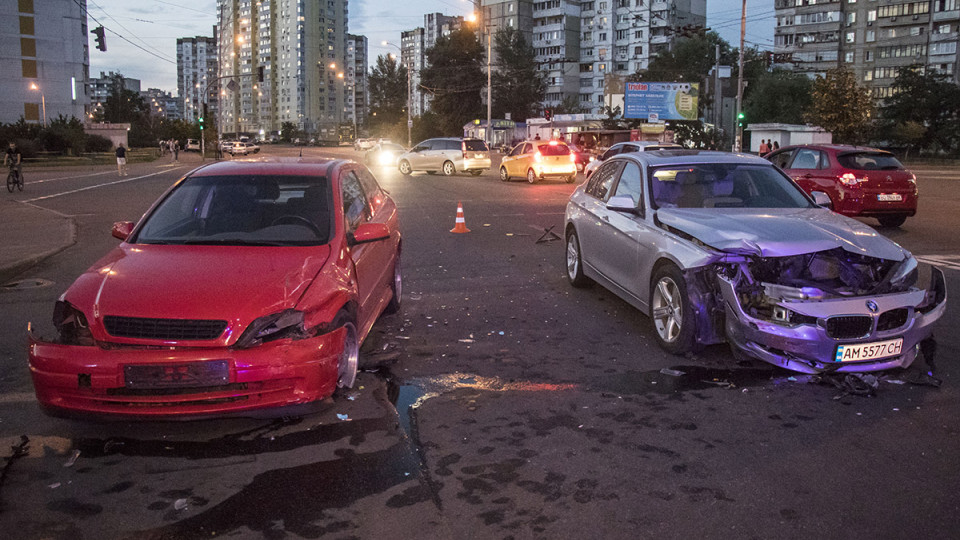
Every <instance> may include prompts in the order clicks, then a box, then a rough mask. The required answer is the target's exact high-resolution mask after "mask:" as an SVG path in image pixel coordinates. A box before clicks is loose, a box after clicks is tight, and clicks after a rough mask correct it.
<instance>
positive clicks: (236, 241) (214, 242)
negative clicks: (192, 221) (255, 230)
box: [183, 238, 289, 246]
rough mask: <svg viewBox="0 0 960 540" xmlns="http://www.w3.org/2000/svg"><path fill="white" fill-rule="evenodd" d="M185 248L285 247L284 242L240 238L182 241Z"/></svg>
mask: <svg viewBox="0 0 960 540" xmlns="http://www.w3.org/2000/svg"><path fill="white" fill-rule="evenodd" d="M183 245H185V246H286V245H289V244H286V243H284V242H273V241H270V240H243V239H240V238H223V239H208V240H184V241H183Z"/></svg>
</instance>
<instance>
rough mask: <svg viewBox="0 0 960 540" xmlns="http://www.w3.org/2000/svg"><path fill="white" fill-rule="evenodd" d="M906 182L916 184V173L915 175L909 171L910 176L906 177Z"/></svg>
mask: <svg viewBox="0 0 960 540" xmlns="http://www.w3.org/2000/svg"><path fill="white" fill-rule="evenodd" d="M907 182H910V183H911V184H916V183H917V175H915V174H913V173H910V178H907Z"/></svg>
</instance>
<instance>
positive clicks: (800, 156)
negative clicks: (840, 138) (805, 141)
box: [790, 148, 826, 169]
mask: <svg viewBox="0 0 960 540" xmlns="http://www.w3.org/2000/svg"><path fill="white" fill-rule="evenodd" d="M824 157H825V156H824V155H823V152H821V151H819V150H814V149H812V148H800V149H798V150H797V155H796V157H794V158H793V163H791V164H790V168H791V169H824V168H826V166H825V163H824V162H825V160H824V159H823V158H824Z"/></svg>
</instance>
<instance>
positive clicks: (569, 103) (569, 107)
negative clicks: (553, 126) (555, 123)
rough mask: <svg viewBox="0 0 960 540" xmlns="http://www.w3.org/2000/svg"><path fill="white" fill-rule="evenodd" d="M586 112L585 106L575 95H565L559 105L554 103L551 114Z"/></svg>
mask: <svg viewBox="0 0 960 540" xmlns="http://www.w3.org/2000/svg"><path fill="white" fill-rule="evenodd" d="M583 112H586V108H585V107H584V106H583V105H581V104H580V99H579V98H578V97H577V96H566V97H564V98H563V101H561V102H560V104H559V105H554V107H553V114H580V113H583Z"/></svg>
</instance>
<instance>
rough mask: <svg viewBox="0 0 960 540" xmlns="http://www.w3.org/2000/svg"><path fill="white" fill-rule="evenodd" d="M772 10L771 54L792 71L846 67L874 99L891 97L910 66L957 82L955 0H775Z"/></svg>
mask: <svg viewBox="0 0 960 540" xmlns="http://www.w3.org/2000/svg"><path fill="white" fill-rule="evenodd" d="M775 8H776V15H777V26H776V28H775V30H774V47H775V53H776V54H778V56H777V58H778V59H780V60H782V61H783V62H784V64H785V65H786V66H787V67H791V68H792V69H794V70H796V71H800V72H803V73H807V74H809V76H811V77H813V76H816V75H818V74H823V73H824V72H826V71H827V70H828V69H832V68H836V67H840V66H847V67H849V68H850V69H852V70H853V71H854V73H855V74H856V77H857V80H858V81H860V83H861V84H863V85H865V86H867V87H868V88H870V89H871V90H872V92H873V95H874V96H875V97H877V98H886V97H889V96H891V95H892V92H893V90H892V86H893V82H894V80H895V79H896V77H897V74H898V73H899V71H900V69H902V68H903V67H906V66H909V65H912V64H920V65H923V66H924V67H925V68H926V69H929V70H932V71H935V72H938V73H943V74H945V75H947V76H949V77H950V79H951V80H953V81H954V82H960V78H958V73H957V65H958V62H960V56H958V54H960V51H958V46H957V44H958V40H960V0H933V1H922V2H902V3H896V4H894V3H889V2H878V1H876V0H867V1H863V0H861V1H860V2H857V1H855V0H843V1H840V0H832V1H830V0H817V1H816V2H814V1H812V0H776V3H775Z"/></svg>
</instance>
